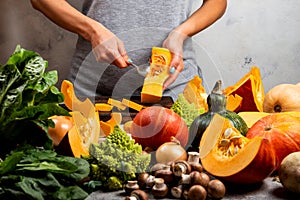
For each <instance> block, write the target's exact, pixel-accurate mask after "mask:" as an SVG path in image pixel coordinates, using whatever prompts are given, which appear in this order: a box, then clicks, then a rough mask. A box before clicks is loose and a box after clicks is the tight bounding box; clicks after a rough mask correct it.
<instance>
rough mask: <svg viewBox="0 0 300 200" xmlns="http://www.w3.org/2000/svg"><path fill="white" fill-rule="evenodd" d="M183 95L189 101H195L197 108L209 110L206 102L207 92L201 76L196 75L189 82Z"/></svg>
mask: <svg viewBox="0 0 300 200" xmlns="http://www.w3.org/2000/svg"><path fill="white" fill-rule="evenodd" d="M183 96H184V97H185V99H186V100H187V101H188V102H189V103H194V105H195V106H196V108H204V109H205V112H207V111H208V106H207V102H206V99H207V93H206V91H205V88H204V87H203V85H202V79H201V78H200V77H199V76H195V77H194V78H193V79H192V80H190V81H189V82H188V83H187V85H186V87H185V88H184V91H183Z"/></svg>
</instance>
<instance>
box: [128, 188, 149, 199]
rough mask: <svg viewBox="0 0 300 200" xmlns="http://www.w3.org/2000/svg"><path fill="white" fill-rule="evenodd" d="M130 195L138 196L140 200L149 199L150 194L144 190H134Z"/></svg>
mask: <svg viewBox="0 0 300 200" xmlns="http://www.w3.org/2000/svg"><path fill="white" fill-rule="evenodd" d="M130 196H132V197H135V198H137V199H138V200H148V195H147V193H146V192H144V191H143V190H133V191H132V192H131V193H130Z"/></svg>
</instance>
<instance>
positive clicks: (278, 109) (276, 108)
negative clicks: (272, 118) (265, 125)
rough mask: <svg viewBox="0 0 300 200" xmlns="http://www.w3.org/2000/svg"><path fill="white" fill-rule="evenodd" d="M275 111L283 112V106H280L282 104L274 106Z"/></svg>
mask: <svg viewBox="0 0 300 200" xmlns="http://www.w3.org/2000/svg"><path fill="white" fill-rule="evenodd" d="M274 111H275V112H281V111H282V108H281V106H280V105H276V106H274Z"/></svg>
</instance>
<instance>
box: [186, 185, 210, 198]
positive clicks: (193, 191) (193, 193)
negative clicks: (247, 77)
mask: <svg viewBox="0 0 300 200" xmlns="http://www.w3.org/2000/svg"><path fill="white" fill-rule="evenodd" d="M206 196H207V192H206V190H205V188H204V187H203V186H201V185H193V186H192V187H191V188H190V189H189V192H188V199H193V200H205V199H206Z"/></svg>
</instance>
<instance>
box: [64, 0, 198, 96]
mask: <svg viewBox="0 0 300 200" xmlns="http://www.w3.org/2000/svg"><path fill="white" fill-rule="evenodd" d="M192 4H193V1H192V0H168V1H159V0H152V1H146V0H145V1H144V0H129V1H123V0H122V1H121V0H86V1H85V2H84V5H83V13H84V14H85V15H87V16H89V17H91V18H93V19H95V20H96V21H99V22H100V23H101V24H103V25H104V26H105V27H106V28H108V29H109V30H110V31H112V32H113V33H114V34H115V35H116V36H117V37H118V38H120V39H121V40H122V41H123V42H124V45H125V48H126V51H127V53H128V55H129V57H130V58H131V59H132V60H133V61H135V62H136V63H137V64H144V63H147V61H148V59H149V57H150V56H151V48H152V47H153V46H161V45H162V42H163V41H164V39H165V38H166V37H167V35H168V33H169V32H170V31H171V30H173V29H174V28H175V27H177V26H178V25H179V24H181V23H182V22H183V21H185V20H186V19H187V18H188V16H189V15H190V14H191V12H192ZM186 43H187V44H186V45H185V46H184V57H185V58H184V59H185V61H186V62H185V70H184V72H183V73H181V80H180V79H178V80H177V81H176V82H175V83H174V84H173V85H172V86H173V90H174V91H169V92H170V95H171V96H176V94H175V93H178V92H180V90H182V88H183V85H184V84H185V83H186V82H187V81H188V80H190V79H191V78H193V76H194V75H196V74H197V73H198V74H199V73H200V72H199V69H197V68H198V66H197V65H196V63H195V62H194V61H193V57H194V54H193V52H192V46H191V44H189V43H191V41H189V42H186ZM189 65H191V66H189ZM133 72H134V70H133V69H132V68H130V67H129V68H128V69H126V70H124V69H119V68H117V67H115V66H109V65H107V64H106V65H104V64H99V63H97V62H95V60H94V57H93V53H92V49H91V45H90V43H89V42H88V41H86V40H84V39H83V38H81V37H79V39H78V42H77V48H76V52H75V54H74V58H73V61H72V69H71V73H70V77H69V78H70V79H71V80H72V81H73V82H75V86H76V88H78V90H79V93H80V94H81V95H87V96H91V95H92V96H93V94H94V95H109V96H111V95H113V94H115V95H120V96H124V95H131V94H132V93H134V92H135V91H136V90H139V88H140V87H141V86H142V84H143V77H141V76H139V75H138V74H137V73H133ZM176 86H179V87H176ZM176 88H178V89H176ZM171 89H172V87H171Z"/></svg>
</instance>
